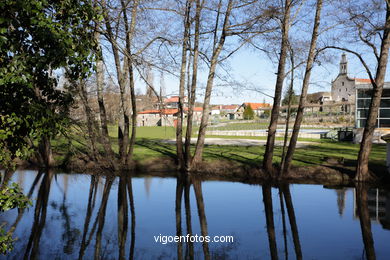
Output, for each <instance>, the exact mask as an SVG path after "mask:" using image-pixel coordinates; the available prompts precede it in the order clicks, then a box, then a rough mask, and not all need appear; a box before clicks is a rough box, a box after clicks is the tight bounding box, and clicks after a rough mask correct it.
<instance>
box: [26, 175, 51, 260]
mask: <svg viewBox="0 0 390 260" xmlns="http://www.w3.org/2000/svg"><path fill="white" fill-rule="evenodd" d="M53 175H54V173H53V170H48V171H47V173H45V174H44V176H43V179H42V182H41V186H40V188H39V191H38V198H37V200H36V204H35V211H34V222H33V224H32V229H31V234H30V238H29V240H28V244H27V248H26V252H25V254H24V259H36V258H37V255H38V250H39V241H40V239H41V235H42V230H43V227H44V226H45V222H46V212H47V204H48V200H49V194H50V187H51V181H52V178H53Z"/></svg>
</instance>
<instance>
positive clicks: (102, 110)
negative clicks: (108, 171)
mask: <svg viewBox="0 0 390 260" xmlns="http://www.w3.org/2000/svg"><path fill="white" fill-rule="evenodd" d="M95 41H96V44H97V48H96V49H97V53H96V90H97V91H96V92H97V100H98V104H99V114H100V125H101V128H102V131H101V133H102V142H103V147H104V152H105V153H106V156H108V157H109V160H110V161H111V164H112V166H115V163H114V157H115V155H114V151H113V150H112V147H111V141H110V136H109V134H108V123H107V121H108V120H107V113H106V106H105V104H104V98H103V85H104V64H103V57H102V56H103V55H102V47H101V45H100V33H99V32H97V31H96V32H95Z"/></svg>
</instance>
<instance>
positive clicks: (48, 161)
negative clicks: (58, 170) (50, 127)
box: [38, 135, 55, 168]
mask: <svg viewBox="0 0 390 260" xmlns="http://www.w3.org/2000/svg"><path fill="white" fill-rule="evenodd" d="M38 152H39V155H40V158H41V160H42V164H43V166H44V167H46V168H51V167H53V166H54V164H55V161H54V158H53V151H52V149H51V144H50V137H49V136H47V135H44V136H43V137H42V139H41V140H40V141H39V146H38Z"/></svg>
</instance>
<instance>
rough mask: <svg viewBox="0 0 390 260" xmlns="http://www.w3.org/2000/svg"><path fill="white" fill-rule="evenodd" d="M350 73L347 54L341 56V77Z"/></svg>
mask: <svg viewBox="0 0 390 260" xmlns="http://www.w3.org/2000/svg"><path fill="white" fill-rule="evenodd" d="M347 73H348V61H347V55H346V54H345V53H343V54H341V61H340V72H339V74H340V75H346V74H347Z"/></svg>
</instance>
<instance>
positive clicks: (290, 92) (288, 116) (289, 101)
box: [280, 45, 295, 170]
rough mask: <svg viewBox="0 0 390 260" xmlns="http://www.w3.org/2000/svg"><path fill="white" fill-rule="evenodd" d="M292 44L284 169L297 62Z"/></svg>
mask: <svg viewBox="0 0 390 260" xmlns="http://www.w3.org/2000/svg"><path fill="white" fill-rule="evenodd" d="M289 46H290V62H291V80H290V87H289V89H288V92H287V93H288V104H287V117H286V129H285V131H284V140H283V149H282V156H281V157H282V161H281V162H280V169H281V170H282V169H283V168H284V164H285V162H286V148H287V141H288V130H289V125H290V117H291V101H292V95H293V92H294V71H295V68H294V66H295V62H294V51H293V49H292V48H291V45H289Z"/></svg>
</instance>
